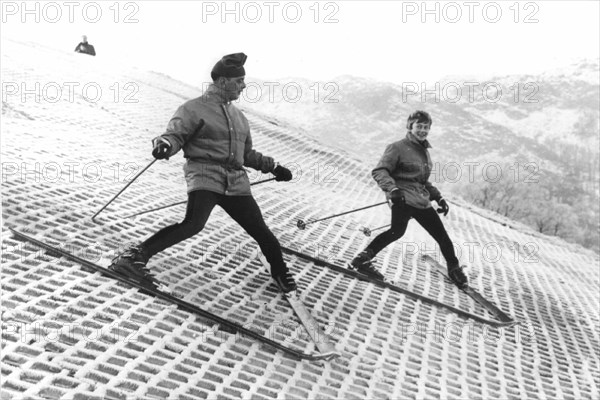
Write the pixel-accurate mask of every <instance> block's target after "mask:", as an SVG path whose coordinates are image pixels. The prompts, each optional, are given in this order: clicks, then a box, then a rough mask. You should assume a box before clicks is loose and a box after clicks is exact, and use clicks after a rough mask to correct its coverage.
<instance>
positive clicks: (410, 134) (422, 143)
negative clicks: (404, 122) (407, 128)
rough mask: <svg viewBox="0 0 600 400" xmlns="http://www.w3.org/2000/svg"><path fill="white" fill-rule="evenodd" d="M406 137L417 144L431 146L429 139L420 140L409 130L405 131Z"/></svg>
mask: <svg viewBox="0 0 600 400" xmlns="http://www.w3.org/2000/svg"><path fill="white" fill-rule="evenodd" d="M406 138H407V139H408V140H409V141H410V142H411V143H414V144H418V145H419V146H423V147H425V148H426V149H430V148H431V144H429V141H428V140H427V139H425V140H423V141H422V142H420V141H419V140H418V139H417V138H416V137H415V136H414V135H413V134H412V133H410V132H406Z"/></svg>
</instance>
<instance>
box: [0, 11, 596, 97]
mask: <svg viewBox="0 0 600 400" xmlns="http://www.w3.org/2000/svg"><path fill="white" fill-rule="evenodd" d="M1 3H2V4H1V6H2V26H1V32H0V33H1V34H2V36H3V37H9V38H11V39H17V40H26V41H34V42H38V43H42V44H45V45H49V46H52V47H55V48H61V49H65V50H66V51H73V49H74V48H75V46H76V45H77V43H78V42H79V41H80V38H81V35H82V34H86V35H87V36H88V40H89V42H90V43H91V44H93V45H94V46H95V48H96V51H97V53H98V58H104V59H109V60H114V61H117V62H118V63H120V64H123V65H132V66H138V67H141V68H147V69H151V70H155V71H159V72H163V73H166V74H168V75H171V76H172V77H174V78H177V79H180V80H183V81H186V82H188V83H191V84H194V85H201V84H202V83H204V82H207V81H208V80H209V75H210V70H211V68H212V66H213V65H214V63H215V62H216V61H218V60H219V58H220V57H221V56H222V55H224V54H228V53H234V52H240V51H241V52H244V53H246V54H247V55H248V60H247V63H246V71H247V75H248V76H252V77H256V78H260V79H263V80H276V79H280V78H285V77H302V78H305V79H309V80H315V81H329V80H333V79H335V77H337V76H340V75H354V76H358V77H365V78H372V79H376V80H380V81H387V82H393V83H397V84H401V83H404V82H434V81H435V80H437V79H440V78H442V77H445V76H456V75H458V76H475V77H476V76H487V77H491V76H498V75H508V74H523V73H532V74H533V73H539V72H542V71H544V70H549V69H552V68H558V67H561V66H566V65H568V64H570V63H571V62H573V61H576V60H579V59H582V58H587V59H597V58H598V57H599V49H600V39H599V38H600V23H599V18H600V17H599V15H600V8H599V4H600V2H597V1H535V2H533V1H519V2H517V1H496V2H493V1H456V2H451V1H427V2H422V1H416V2H412V1H368V2H367V1H319V2H317V1H296V2H293V1H254V2H253V1H227V2H223V1H204V2H201V1H169V2H167V1H121V2H117V1H96V2H93V1H92V2H87V1H84V2H79V1H73V2H67V1H56V2H44V1H29V2H27V3H23V2H22V1H2V2H1Z"/></svg>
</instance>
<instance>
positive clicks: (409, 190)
mask: <svg viewBox="0 0 600 400" xmlns="http://www.w3.org/2000/svg"><path fill="white" fill-rule="evenodd" d="M431 124H432V119H431V116H430V115H429V114H428V113H426V112H425V111H415V112H414V113H412V114H411V115H410V116H409V117H408V121H407V123H406V128H407V129H408V132H407V134H406V137H405V138H404V139H402V140H400V141H397V142H395V143H392V144H390V145H389V146H387V148H386V149H385V152H384V153H383V156H382V157H381V160H380V161H379V164H377V166H376V167H375V169H373V171H372V176H373V179H375V181H376V182H377V184H378V185H379V187H380V188H381V189H382V190H383V191H384V192H385V195H386V198H387V199H388V201H389V202H390V204H391V209H392V224H391V226H390V229H388V230H387V231H385V232H383V233H381V234H379V235H378V236H377V237H376V238H375V239H373V241H372V242H371V243H370V244H369V245H368V246H367V247H366V248H365V249H364V250H363V251H362V252H360V253H359V254H358V255H357V256H356V257H355V258H354V260H352V262H351V266H352V267H353V268H354V269H356V270H358V271H359V272H361V273H364V274H366V275H369V276H371V277H374V278H376V279H381V280H383V275H382V274H381V273H380V272H379V271H377V269H375V267H373V264H372V259H373V258H374V257H375V256H376V255H377V253H379V252H380V251H381V250H383V249H384V248H385V247H386V246H387V245H389V244H390V243H392V242H394V241H395V240H397V239H400V238H401V237H402V236H403V235H404V233H405V232H406V227H407V226H408V221H409V220H410V219H411V218H414V219H415V220H417V222H418V223H419V224H420V225H421V226H422V227H423V228H424V229H425V230H426V231H427V232H428V233H429V234H430V235H431V236H432V237H433V238H434V239H435V241H436V242H437V243H438V244H439V246H440V249H441V251H442V254H443V256H444V258H445V259H446V264H447V266H448V275H449V276H450V278H451V279H452V280H453V281H454V283H456V285H457V286H459V287H460V288H466V287H467V286H468V280H467V277H466V276H465V274H464V272H463V270H462V267H461V266H459V264H458V259H457V258H456V254H455V253H454V247H453V245H452V241H451V240H450V238H449V237H448V233H447V232H446V229H445V228H444V225H443V224H442V221H441V219H440V217H439V216H438V214H437V213H436V212H435V210H434V209H433V207H432V206H431V201H432V200H433V201H435V202H437V204H438V205H439V206H440V207H441V208H439V209H438V213H443V214H444V216H445V215H447V214H448V211H449V207H448V203H447V202H446V200H444V199H443V198H442V195H441V194H440V191H439V190H438V189H437V188H435V187H434V186H433V185H432V184H431V183H430V182H429V175H430V173H431V167H432V165H433V164H432V162H431V157H430V156H429V151H428V150H427V149H428V148H429V147H431V146H430V144H429V142H428V141H427V136H428V134H429V130H430V128H431Z"/></svg>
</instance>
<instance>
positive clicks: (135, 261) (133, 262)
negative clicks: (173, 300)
mask: <svg viewBox="0 0 600 400" xmlns="http://www.w3.org/2000/svg"><path fill="white" fill-rule="evenodd" d="M147 262H148V258H147V257H146V256H145V255H144V251H143V249H142V248H141V247H140V246H131V247H129V248H128V249H127V250H125V251H124V252H123V253H121V254H119V255H118V256H117V257H115V258H113V260H112V264H110V266H109V267H108V269H109V270H110V271H113V272H116V273H118V274H119V275H123V276H125V277H127V278H130V279H133V280H135V281H138V282H140V283H141V284H143V285H148V286H150V287H152V288H154V289H158V287H159V285H158V282H157V281H156V278H155V277H154V275H153V274H152V273H151V272H150V270H149V269H148V268H147V267H146V263H147Z"/></svg>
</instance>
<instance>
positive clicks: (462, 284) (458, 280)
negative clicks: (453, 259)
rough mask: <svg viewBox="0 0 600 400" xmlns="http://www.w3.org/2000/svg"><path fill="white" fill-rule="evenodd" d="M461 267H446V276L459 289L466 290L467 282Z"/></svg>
mask: <svg viewBox="0 0 600 400" xmlns="http://www.w3.org/2000/svg"><path fill="white" fill-rule="evenodd" d="M463 268H464V267H463V266H460V265H458V264H456V265H448V276H449V277H450V279H452V282H454V284H456V286H458V287H459V288H460V289H463V290H464V289H466V288H468V287H469V280H468V278H467V276H466V275H465V273H464V272H463Z"/></svg>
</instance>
